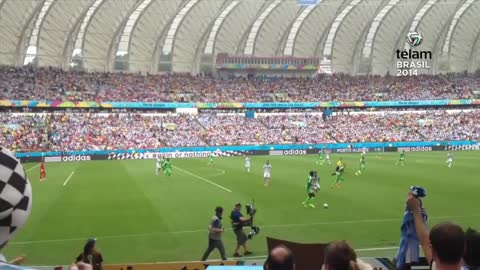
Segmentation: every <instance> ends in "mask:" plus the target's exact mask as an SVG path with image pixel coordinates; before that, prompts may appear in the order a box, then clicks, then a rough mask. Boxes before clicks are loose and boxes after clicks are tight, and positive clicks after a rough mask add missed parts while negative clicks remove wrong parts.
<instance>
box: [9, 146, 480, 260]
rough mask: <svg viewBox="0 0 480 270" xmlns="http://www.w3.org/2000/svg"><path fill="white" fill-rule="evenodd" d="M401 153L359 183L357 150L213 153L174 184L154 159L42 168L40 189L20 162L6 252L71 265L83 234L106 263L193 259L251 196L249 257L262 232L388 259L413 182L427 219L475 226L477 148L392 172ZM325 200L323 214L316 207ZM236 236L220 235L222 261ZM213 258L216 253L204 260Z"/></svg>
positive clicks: (478, 223)
mask: <svg viewBox="0 0 480 270" xmlns="http://www.w3.org/2000/svg"><path fill="white" fill-rule="evenodd" d="M340 156H342V157H343V158H344V160H345V161H346V164H347V167H346V174H345V183H344V185H343V188H342V189H341V190H333V189H330V188H329V186H330V183H331V181H332V180H333V177H332V176H330V173H332V172H333V170H334V162H336V161H337V159H338V158H339V157H340ZM398 156H399V154H398V153H390V154H387V153H380V154H375V153H368V154H367V163H368V164H367V168H366V171H365V173H364V174H363V175H361V176H355V171H356V170H357V169H358V160H359V158H360V155H359V154H343V155H339V154H332V156H331V158H332V164H331V165H328V164H325V165H323V166H319V165H316V164H315V159H316V156H313V155H310V156H275V157H273V156H269V157H267V156H252V172H251V173H246V172H245V171H244V158H243V157H229V158H216V159H215V167H207V166H206V164H207V159H177V160H173V165H174V168H173V175H172V176H171V177H166V176H163V175H160V176H156V175H155V174H154V161H153V160H128V161H89V162H78V163H74V162H72V163H48V164H46V169H47V174H48V180H47V182H44V183H41V182H39V181H38V177H39V168H38V164H26V165H25V168H26V170H28V172H27V173H28V175H29V178H30V181H31V182H32V185H33V209H32V214H31V216H30V218H29V220H28V222H27V224H26V226H25V227H24V228H23V229H22V230H21V232H20V233H19V234H18V235H17V236H16V237H15V239H14V240H13V241H12V242H11V243H10V244H9V245H8V247H7V248H6V250H5V253H6V255H7V257H9V258H12V257H13V256H18V255H27V256H28V264H29V265H52V264H68V263H70V262H72V261H73V260H74V258H75V257H76V256H77V255H78V254H79V253H80V252H81V250H82V247H83V245H84V243H85V240H86V239H87V238H90V237H97V238H98V243H97V246H98V249H99V250H100V251H102V253H103V255H104V259H105V263H134V262H137V263H138V262H158V261H190V260H198V259H200V257H201V255H202V253H203V251H204V249H205V248H206V244H207V226H208V222H209V220H210V217H211V216H212V215H213V209H214V208H215V207H216V206H217V205H221V206H223V207H224V208H225V213H224V216H225V217H224V226H225V227H226V228H230V222H229V218H228V216H229V213H230V210H231V208H232V207H233V205H234V203H235V202H236V201H239V202H242V203H243V204H245V203H249V202H251V201H252V198H254V199H255V203H256V205H257V207H258V214H257V217H256V223H257V224H258V226H260V228H261V233H260V235H258V236H257V237H255V238H254V239H253V240H252V241H249V242H248V244H249V247H250V249H251V250H252V251H253V252H254V256H261V255H265V254H266V242H265V236H271V237H277V238H282V239H287V240H291V241H298V242H328V241H331V240H334V239H347V240H348V241H350V242H351V243H352V244H353V246H354V247H355V248H357V249H360V251H359V255H360V256H392V257H393V255H394V254H395V251H396V250H395V249H394V248H393V247H396V246H397V245H398V242H399V236H400V223H401V219H402V215H403V211H404V207H405V205H404V202H405V199H406V193H407V191H408V188H409V186H411V185H422V186H424V187H426V189H427V191H428V196H427V198H425V200H424V205H425V207H426V209H427V211H428V212H429V216H430V224H432V223H437V222H439V221H442V220H453V221H455V222H457V223H459V224H462V225H463V226H465V227H466V226H471V227H475V228H477V229H478V228H480V214H478V213H479V212H478V197H477V196H478V191H479V190H480V177H479V175H480V166H479V164H480V162H479V161H480V152H456V153H455V163H454V165H453V167H452V168H447V165H446V163H445V160H446V152H428V153H407V157H406V166H405V167H397V166H395V164H394V162H395V161H396V160H397V159H398ZM267 159H269V160H270V161H271V163H272V166H273V168H272V181H271V186H270V187H268V188H265V187H264V186H263V179H262V177H263V170H262V165H263V163H264V162H265V161H266V160H267ZM179 168H180V169H179ZM312 169H316V170H318V171H319V175H320V177H321V185H322V188H321V190H320V192H319V194H318V197H317V199H316V201H315V203H316V205H317V208H316V209H310V208H304V207H303V206H302V204H301V202H302V201H303V200H304V199H305V195H306V194H305V184H306V179H307V174H308V172H309V171H310V170H312ZM72 172H74V173H73V175H72V176H71V177H70V179H69V181H68V182H67V183H65V182H66V180H67V179H68V178H69V176H70V175H71V174H72ZM193 175H196V176H193ZM206 180H209V181H211V182H213V183H216V184H218V185H220V186H222V187H224V188H226V189H229V190H231V192H228V191H226V190H224V189H222V188H220V187H217V186H215V185H213V184H212V183H209V182H207V181H206ZM325 202H327V203H328V204H329V209H323V208H322V207H321V206H322V204H323V203H325ZM234 241H235V239H234V235H233V233H232V232H231V230H227V231H226V232H225V235H224V242H225V245H226V249H227V254H228V255H229V256H231V255H232V252H233V248H234ZM218 258H219V255H218V252H216V251H214V252H213V253H212V255H211V257H210V259H218Z"/></svg>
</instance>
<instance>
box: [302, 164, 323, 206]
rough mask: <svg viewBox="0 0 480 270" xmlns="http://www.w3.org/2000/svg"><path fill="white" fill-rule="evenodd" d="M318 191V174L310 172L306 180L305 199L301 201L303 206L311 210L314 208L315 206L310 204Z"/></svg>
mask: <svg viewBox="0 0 480 270" xmlns="http://www.w3.org/2000/svg"><path fill="white" fill-rule="evenodd" d="M319 190H320V178H319V177H318V173H317V172H316V171H310V174H309V176H308V180H307V198H306V199H305V200H304V201H303V206H305V207H307V206H310V207H311V208H315V205H314V204H312V201H313V199H314V198H315V195H316V193H317V192H318V191H319Z"/></svg>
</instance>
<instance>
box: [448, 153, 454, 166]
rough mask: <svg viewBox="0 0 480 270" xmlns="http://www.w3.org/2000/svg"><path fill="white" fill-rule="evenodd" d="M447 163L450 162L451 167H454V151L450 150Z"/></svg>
mask: <svg viewBox="0 0 480 270" xmlns="http://www.w3.org/2000/svg"><path fill="white" fill-rule="evenodd" d="M447 164H448V167H449V168H451V167H452V164H453V153H452V152H449V153H448V154H447Z"/></svg>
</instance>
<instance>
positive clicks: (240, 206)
mask: <svg viewBox="0 0 480 270" xmlns="http://www.w3.org/2000/svg"><path fill="white" fill-rule="evenodd" d="M235 210H237V211H240V210H242V204H241V203H239V202H237V203H236V204H235Z"/></svg>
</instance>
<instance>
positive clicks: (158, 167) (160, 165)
mask: <svg viewBox="0 0 480 270" xmlns="http://www.w3.org/2000/svg"><path fill="white" fill-rule="evenodd" d="M163 163H164V160H163V158H162V157H157V160H156V161H155V167H156V169H155V175H158V174H159V173H160V171H161V170H162V169H163Z"/></svg>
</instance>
